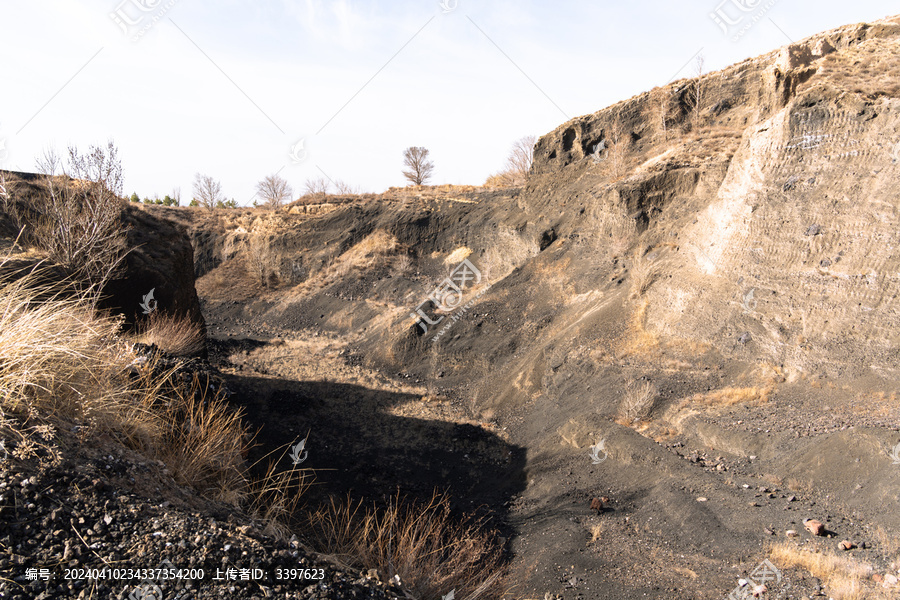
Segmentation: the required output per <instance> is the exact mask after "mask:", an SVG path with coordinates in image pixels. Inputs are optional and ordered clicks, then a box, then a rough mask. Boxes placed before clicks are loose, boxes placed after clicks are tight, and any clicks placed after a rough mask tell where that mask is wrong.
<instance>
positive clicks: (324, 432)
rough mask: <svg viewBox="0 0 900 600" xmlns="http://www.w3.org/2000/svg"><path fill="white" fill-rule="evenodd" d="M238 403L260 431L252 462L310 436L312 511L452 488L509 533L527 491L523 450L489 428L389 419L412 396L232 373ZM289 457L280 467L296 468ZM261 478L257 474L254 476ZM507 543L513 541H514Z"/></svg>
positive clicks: (461, 503) (456, 503)
mask: <svg viewBox="0 0 900 600" xmlns="http://www.w3.org/2000/svg"><path fill="white" fill-rule="evenodd" d="M228 385H229V387H230V388H231V389H232V391H233V392H234V395H233V396H232V398H231V401H232V403H233V404H234V405H236V406H240V407H242V408H243V410H244V412H245V415H246V421H247V423H248V424H249V425H250V426H251V427H252V428H253V429H254V431H257V432H258V433H257V436H256V446H255V447H254V448H253V449H252V450H251V451H250V455H249V457H248V459H249V461H250V462H251V463H256V462H258V461H260V462H258V464H257V467H256V468H257V470H259V469H265V468H266V466H267V464H268V459H265V458H264V457H265V456H266V454H267V453H270V452H272V451H273V450H276V449H279V452H278V453H277V454H273V455H272V458H278V457H281V456H282V450H283V449H284V448H286V447H288V446H290V445H293V444H296V443H297V442H299V441H300V440H302V439H304V438H307V435H308V439H307V442H306V445H305V450H306V451H307V452H308V455H307V456H306V459H305V460H304V461H303V463H302V464H301V465H300V466H301V467H302V468H306V469H312V470H314V471H315V483H314V485H313V486H312V487H311V488H310V489H309V490H308V491H307V492H306V493H305V494H304V497H303V501H304V503H305V504H307V505H315V504H317V503H318V502H321V501H324V500H326V499H327V498H328V497H329V496H332V497H334V496H337V499H344V498H346V497H347V494H350V496H351V498H353V500H354V501H355V500H364V501H367V502H368V501H375V502H379V501H381V500H382V499H384V498H385V497H387V496H390V495H393V494H396V493H397V492H398V491H399V492H400V494H401V495H404V496H407V497H409V498H412V499H418V500H422V501H427V500H428V499H430V498H431V496H432V493H433V492H434V491H435V490H436V489H437V490H438V491H446V492H448V494H449V496H450V497H451V505H452V506H453V508H454V510H455V511H460V512H466V513H476V514H479V515H481V516H487V517H490V521H491V524H492V525H493V526H495V527H497V528H498V529H499V530H500V531H501V532H505V533H508V529H507V527H506V525H505V523H506V509H507V504H508V503H509V501H510V500H511V498H512V497H513V496H515V495H516V494H518V493H519V492H521V491H522V490H523V489H524V487H525V482H526V479H525V473H524V467H525V449H524V448H521V447H519V446H514V445H511V444H508V443H507V442H505V441H504V440H502V439H500V438H499V437H497V436H496V435H494V434H492V433H490V432H488V431H486V430H485V429H483V428H481V427H477V426H474V425H468V424H457V423H448V422H445V421H437V420H425V419H420V418H411V417H403V416H397V415H393V414H390V412H389V411H390V409H391V407H394V406H398V405H402V404H404V403H406V402H410V401H413V400H418V399H419V397H418V396H415V395H412V394H401V393H392V392H386V391H381V390H373V389H369V388H365V387H362V386H358V385H352V384H343V383H330V382H320V381H308V382H298V381H290V380H280V379H269V378H261V377H241V376H231V377H228ZM291 466H292V461H291V459H290V457H289V456H287V455H286V454H285V455H284V456H283V458H281V463H280V464H279V467H280V469H279V470H281V469H289V468H291ZM256 474H259V471H258V472H257V473H256ZM507 537H508V536H507Z"/></svg>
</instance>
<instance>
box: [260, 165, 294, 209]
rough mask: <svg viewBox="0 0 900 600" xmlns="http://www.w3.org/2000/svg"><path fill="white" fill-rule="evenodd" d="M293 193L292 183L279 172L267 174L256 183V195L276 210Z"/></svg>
mask: <svg viewBox="0 0 900 600" xmlns="http://www.w3.org/2000/svg"><path fill="white" fill-rule="evenodd" d="M293 193H294V190H292V189H291V186H290V184H289V183H288V182H287V181H286V180H285V179H284V178H282V177H279V176H278V174H277V173H276V174H274V175H267V176H266V177H265V179H263V180H262V181H260V182H259V183H257V184H256V195H257V196H259V198H260V199H261V200H262V201H263V202H265V203H266V205H267V206H269V207H270V208H272V209H274V210H278V209H279V208H280V207H281V205H282V204H284V203H285V201H286V200H290V199H291V194H293Z"/></svg>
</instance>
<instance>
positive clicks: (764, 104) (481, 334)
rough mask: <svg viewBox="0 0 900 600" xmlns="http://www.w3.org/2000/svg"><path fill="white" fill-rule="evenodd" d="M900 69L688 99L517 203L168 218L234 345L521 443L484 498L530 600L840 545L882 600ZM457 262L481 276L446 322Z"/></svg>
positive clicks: (470, 196) (613, 592)
mask: <svg viewBox="0 0 900 600" xmlns="http://www.w3.org/2000/svg"><path fill="white" fill-rule="evenodd" d="M898 56H900V18H898V17H894V18H891V19H887V20H884V21H881V22H878V23H872V24H861V25H852V26H847V27H843V28H840V29H836V30H833V31H830V32H826V33H823V34H820V35H817V36H813V37H812V38H810V39H808V40H804V41H802V42H799V43H797V44H794V45H792V46H790V47H786V48H783V49H780V50H778V51H776V52H773V53H771V54H768V55H765V56H762V57H758V58H755V59H751V60H747V61H744V62H742V63H740V64H737V65H734V66H732V67H730V68H728V69H725V70H723V71H720V72H716V73H710V74H707V75H704V76H703V77H702V79H701V80H699V82H698V81H697V80H685V81H679V82H675V83H673V84H671V85H669V86H667V87H665V88H660V89H656V90H653V91H651V92H648V93H646V94H643V95H640V96H637V97H635V98H632V99H629V100H626V101H623V102H620V103H618V104H616V105H614V106H612V107H609V108H606V109H604V110H601V111H599V112H597V113H594V114H592V115H586V116H583V117H579V118H577V119H573V120H572V121H570V122H568V123H565V124H563V125H561V126H560V127H559V128H557V129H556V130H554V131H553V132H550V133H548V134H547V135H545V136H544V137H542V138H541V139H540V140H539V142H538V144H537V146H536V151H535V164H534V166H533V169H532V173H531V175H530V177H529V180H528V183H527V185H526V186H525V187H524V188H521V189H519V188H512V189H505V190H478V189H468V188H467V189H460V188H453V187H443V188H422V189H418V190H390V191H388V192H386V193H385V194H382V195H377V196H370V197H366V198H360V199H358V201H355V202H349V203H325V202H321V203H319V204H318V205H317V204H315V203H311V202H309V201H308V199H307V201H304V202H303V203H302V204H298V205H297V206H295V207H291V209H290V210H288V211H283V212H281V213H277V214H273V213H265V212H262V211H244V212H240V213H238V212H235V213H228V214H220V215H213V216H208V217H207V216H200V215H199V213H197V212H193V213H192V212H191V211H186V210H178V211H173V213H172V214H173V215H175V216H174V217H173V218H178V219H181V220H183V221H184V222H185V223H186V225H187V226H188V227H189V229H190V231H191V236H192V241H193V243H194V248H195V269H196V271H197V273H198V274H199V275H202V277H201V279H200V280H199V282H198V291H199V293H200V295H201V299H202V302H203V306H204V312H205V314H206V316H207V319H208V320H209V322H210V328H211V333H212V334H213V335H214V336H217V337H219V338H222V339H229V338H231V337H244V336H249V337H250V338H254V339H255V340H256V341H254V342H253V343H254V344H262V345H263V346H267V345H268V344H270V343H272V342H271V340H272V339H273V338H280V339H284V340H287V345H288V346H289V348H290V347H292V348H294V350H293V351H292V352H288V353H287V356H281V357H279V359H278V361H283V362H286V363H289V364H297V363H298V361H299V362H301V363H302V361H304V360H308V357H305V356H304V351H303V350H302V345H303V344H304V343H306V341H305V340H307V338H308V336H310V335H318V334H320V333H326V334H328V335H329V336H332V337H334V339H338V340H340V342H339V344H343V347H342V351H345V353H344V354H341V355H340V356H343V357H345V359H346V360H348V361H349V360H351V357H352V360H353V361H358V362H361V363H362V364H363V365H364V366H366V367H367V368H374V369H380V370H381V371H382V372H383V373H384V374H385V375H387V376H390V377H394V378H397V379H400V380H407V379H411V380H413V381H418V382H419V383H420V384H421V385H422V386H424V388H425V389H424V390H423V391H422V392H420V394H421V396H431V397H439V398H445V399H446V401H447V402H448V403H450V404H451V405H453V406H455V407H456V409H457V410H463V411H465V414H466V415H467V416H468V418H470V419H472V420H473V421H474V422H487V421H495V422H496V423H497V424H499V426H500V427H506V428H507V430H506V431H507V432H508V441H507V440H506V439H504V440H503V441H502V443H503V444H506V443H508V444H510V445H511V449H512V450H516V449H518V448H521V449H524V464H522V463H519V462H517V461H514V462H513V464H510V465H508V468H509V469H510V472H509V474H507V475H506V476H504V475H498V474H497V473H495V472H494V471H490V470H481V469H478V472H477V475H478V476H477V477H476V479H478V480H481V479H480V477H481V476H483V475H484V474H485V473H488V474H489V476H490V477H492V478H495V479H496V480H497V482H498V484H497V485H498V487H502V488H503V489H502V490H501V492H502V493H500V494H499V495H498V496H499V498H503V497H507V498H510V500H509V501H508V502H507V503H506V504H508V506H495V507H494V508H495V509H496V510H498V512H499V513H500V514H502V516H503V518H504V519H505V520H506V521H507V522H508V524H509V526H510V527H512V529H513V530H514V532H515V534H514V535H513V536H512V537H511V540H510V547H511V550H512V552H513V555H514V563H513V564H514V567H515V569H516V570H517V572H518V574H519V576H518V580H519V581H520V582H521V586H522V590H521V591H522V592H523V593H524V594H526V595H528V596H532V597H542V596H543V595H544V594H559V595H561V596H562V597H565V598H575V597H584V598H591V597H603V598H640V597H666V598H721V597H723V596H725V595H726V594H727V593H729V592H730V591H731V590H732V588H733V587H734V586H735V585H736V582H737V581H738V579H739V578H741V577H746V576H747V574H748V573H750V572H751V571H752V570H753V569H754V568H755V567H756V566H757V565H758V564H759V563H760V562H761V561H762V560H763V559H764V558H766V556H767V553H766V548H767V545H768V544H770V543H771V542H773V541H785V540H787V541H788V542H789V543H791V544H793V545H794V546H795V547H796V548H801V547H821V548H825V549H828V550H831V551H837V547H836V544H837V542H838V541H840V540H842V539H845V538H846V539H848V540H850V541H853V543H854V544H855V545H856V546H857V548H856V549H854V550H852V551H850V555H851V556H853V557H855V560H857V561H859V562H860V563H866V564H868V565H869V567H868V568H869V570H868V571H864V572H865V573H866V574H865V575H864V577H863V579H864V580H865V582H867V585H870V586H875V585H876V583H877V578H876V577H875V576H876V575H877V576H878V577H882V578H883V577H884V576H886V575H887V573H888V571H893V572H894V573H896V571H897V569H898V567H900V564H897V560H898V558H900V557H898V556H897V552H898V549H897V548H896V547H895V546H892V545H891V542H890V540H892V539H898V538H900V513H898V512H897V510H896V506H897V504H896V503H897V499H898V496H897V494H898V490H900V468H898V466H897V465H896V464H894V462H893V461H892V458H891V456H890V451H891V449H892V448H894V447H895V445H897V444H898V443H900V434H898V431H900V404H898V401H897V396H896V390H897V387H898V386H897V384H898V368H900V364H898V351H897V347H898V338H897V335H898V334H897V326H898V318H900V317H898V308H900V306H898V303H897V294H898V289H897V287H898V285H900V280H898V275H897V273H898V272H900V254H898V250H897V239H896V235H897V234H896V231H897V230H898V208H900V201H898V198H897V194H896V189H897V186H898V184H900V59H898ZM698 85H699V86H700V89H701V91H702V93H701V94H700V96H701V98H702V100H701V103H700V105H699V107H698V106H697V105H696V102H695V98H696V95H697V94H696V91H697V86H698ZM326 204H327V206H326ZM311 206H319V208H315V209H313V208H311ZM463 259H468V260H469V261H470V263H471V265H473V266H474V267H476V268H477V269H478V270H479V272H480V275H481V279H480V281H477V282H475V281H467V284H468V287H466V289H464V290H463V292H462V301H461V302H460V304H459V305H456V304H455V301H456V299H455V298H450V299H448V300H447V301H446V302H445V304H449V305H450V306H444V307H443V309H442V307H440V306H438V305H437V303H434V302H430V303H429V302H427V299H428V297H429V294H430V293H431V292H432V291H433V290H434V289H435V287H436V286H438V285H439V284H441V282H442V280H444V278H445V277H447V276H448V275H450V274H451V273H452V272H453V269H454V268H456V267H457V265H459V264H460V263H461V262H462V260H463ZM451 300H452V301H451ZM423 302H424V303H423ZM470 302H471V305H470V306H468V303H470ZM463 305H467V306H468V308H467V309H465V310H464V309H463V308H461V307H462V306H463ZM420 307H421V308H422V310H423V311H424V312H425V314H426V316H427V321H438V320H439V319H441V317H443V320H441V323H440V324H439V325H435V326H430V327H425V326H424V325H422V323H427V321H426V320H423V319H417V318H416V317H415V316H410V313H412V312H414V311H416V310H417V308H420ZM454 307H455V308H454ZM446 325H450V328H449V329H447V330H446V331H445V332H443V333H440V331H441V328H443V327H444V326H446ZM435 340H437V341H435ZM336 351H337V350H336ZM226 354H227V353H226ZM229 360H230V359H229ZM271 361H272V362H271V363H270V364H268V365H266V364H265V360H263V363H257V364H250V363H246V361H244V359H239V360H238V361H237V362H236V363H232V364H233V365H236V366H235V367H234V368H236V369H237V368H238V366H240V367H241V368H242V369H245V370H249V371H250V375H253V374H254V372H258V371H259V370H260V369H262V370H266V371H268V370H272V371H273V372H277V369H275V364H276V359H275V358H271ZM245 363H246V364H245ZM289 370H290V369H289ZM300 372H301V371H299V370H295V371H292V372H289V373H284V372H281V373H280V374H278V375H277V376H276V377H275V379H277V380H279V381H281V382H294V383H291V384H290V385H291V386H294V385H296V382H298V381H302V379H303V377H302V376H301V375H300ZM317 376H318V377H323V375H322V374H321V373H320V374H318V375H317ZM643 382H646V383H648V384H650V386H652V389H651V391H650V392H649V394H648V396H647V398H645V401H644V402H643V403H641V402H639V398H638V397H637V396H639V394H638V393H637V392H638V391H639V390H638V389H637V387H636V386H635V385H634V384H635V383H638V384H640V383H643ZM276 383H277V382H276ZM267 385H275V384H267ZM279 385H280V384H279ZM266 389H267V390H270V391H271V389H274V388H271V387H267V388H266ZM267 393H270V392H267ZM345 393H346V395H348V396H354V395H359V396H361V397H367V396H368V394H369V392H368V391H365V390H354V389H352V388H347V389H346V390H345ZM413 395H415V393H414V394H413ZM629 399H634V400H635V401H634V403H633V404H634V407H633V410H627V408H628V407H627V406H626V404H627V403H628V402H629ZM392 402H394V399H391V400H390V402H389V403H392ZM369 406H371V410H373V411H376V412H377V411H383V410H386V409H385V408H384V406H383V405H379V404H378V402H375V403H374V404H371V403H370V404H369ZM322 410H324V411H327V410H328V406H325V407H323V408H322ZM423 410H424V409H423ZM409 417H410V418H412V417H413V415H409ZM404 423H406V424H409V423H408V422H404ZM354 427H356V425H354ZM600 441H603V442H604V447H605V454H603V455H604V456H605V457H606V458H604V459H603V460H600V461H598V462H596V463H595V462H594V461H592V459H591V457H590V450H591V446H595V445H596V444H598V442H600ZM427 456H433V457H434V459H435V460H438V455H437V454H434V455H430V454H429V455H426V460H427ZM445 458H446V457H445ZM441 460H444V459H441ZM326 462H327V461H326ZM332 462H333V466H334V468H338V463H339V462H340V461H339V458H338V456H336V455H335V456H334V457H333V458H332ZM322 466H323V467H327V466H328V465H326V464H323V465H322ZM473 468H474V467H473ZM345 471H346V470H345ZM515 471H521V473H522V474H523V477H524V480H525V484H524V489H522V484H521V479H520V478H518V477H516V476H514V475H515ZM340 478H341V473H336V474H335V475H334V476H333V479H334V480H335V482H336V485H337V481H338V480H340ZM348 478H349V480H352V482H357V483H358V482H359V481H360V479H359V475H358V474H357V475H353V476H352V477H351V476H349V475H348ZM427 481H428V482H429V483H430V482H432V479H431V478H430V477H429V478H427ZM352 482H351V483H352ZM344 483H345V484H347V482H344ZM417 483H421V481H417V480H416V479H415V476H414V475H409V480H408V481H406V484H408V486H409V487H410V488H411V489H414V488H415V487H416V484H417ZM353 485H356V484H353ZM600 496H607V497H608V498H609V502H607V503H606V505H607V507H606V510H604V511H602V512H600V513H597V512H596V511H592V510H591V508H590V501H591V498H593V497H600ZM476 497H477V498H478V499H485V500H486V499H487V496H485V495H484V494H481V493H480V494H478V495H477V496H476ZM807 518H817V519H819V520H821V521H822V522H823V523H824V524H825V526H826V529H827V530H829V531H832V532H833V535H834V536H835V537H833V538H828V537H825V538H821V537H814V536H810V535H808V534H807V533H806V532H805V531H804V528H803V520H804V519H807ZM787 530H798V531H799V532H800V536H799V538H786V537H785V532H786V531H787ZM864 542H865V544H863V543H864ZM892 561H893V564H892ZM784 576H785V578H786V580H789V581H790V583H791V585H792V586H793V587H792V588H791V589H792V590H793V591H792V592H790V593H793V594H796V595H795V597H802V595H803V593H806V594H813V593H814V592H815V591H816V586H817V585H826V591H828V592H829V593H832V594H836V592H834V589H835V588H836V586H837V584H835V583H834V582H830V583H829V582H825V581H821V580H817V579H816V578H815V577H813V576H812V575H810V573H809V572H808V571H806V570H804V569H801V568H787V567H786V570H785V573H784ZM828 585H831V586H832V587H831V588H829V587H828ZM872 589H874V587H873V588H872ZM785 593H788V592H785ZM885 593H888V594H889V593H893V592H891V591H890V590H888V591H887V592H885ZM872 594H874V592H872ZM835 597H837V596H835ZM871 597H876V596H874V595H872V596H871Z"/></svg>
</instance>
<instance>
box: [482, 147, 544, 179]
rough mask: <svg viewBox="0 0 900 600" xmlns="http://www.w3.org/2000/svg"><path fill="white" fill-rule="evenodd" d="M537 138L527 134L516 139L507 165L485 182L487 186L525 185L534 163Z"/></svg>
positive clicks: (507, 158) (507, 159)
mask: <svg viewBox="0 0 900 600" xmlns="http://www.w3.org/2000/svg"><path fill="white" fill-rule="evenodd" d="M535 143H537V138H536V137H535V136H533V135H527V136H525V137H523V138H520V139H518V140H516V141H515V142H514V143H513V145H512V148H510V151H509V155H508V156H507V157H506V167H505V168H504V169H503V170H502V171H500V172H499V173H494V174H493V175H491V176H489V177H488V178H487V180H485V182H484V186H485V187H514V186H521V185H525V182H526V181H527V180H528V173H529V172H530V171H531V165H532V163H534V145H535Z"/></svg>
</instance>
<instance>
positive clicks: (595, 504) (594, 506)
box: [591, 498, 603, 515]
mask: <svg viewBox="0 0 900 600" xmlns="http://www.w3.org/2000/svg"><path fill="white" fill-rule="evenodd" d="M591 510H596V511H597V514H598V515H599V514H600V513H602V512H603V500H601V499H600V498H592V499H591Z"/></svg>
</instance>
